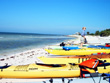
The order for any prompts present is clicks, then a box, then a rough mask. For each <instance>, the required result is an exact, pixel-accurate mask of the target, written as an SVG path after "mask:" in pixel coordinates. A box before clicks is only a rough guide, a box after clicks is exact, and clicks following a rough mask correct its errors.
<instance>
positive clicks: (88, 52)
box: [45, 48, 110, 55]
mask: <svg viewBox="0 0 110 83" xmlns="http://www.w3.org/2000/svg"><path fill="white" fill-rule="evenodd" d="M45 50H46V51H47V52H48V53H50V54H54V55H93V54H98V53H100V54H104V53H107V54H108V53H110V49H93V48H87V49H77V50H69V51H65V50H52V49H45Z"/></svg>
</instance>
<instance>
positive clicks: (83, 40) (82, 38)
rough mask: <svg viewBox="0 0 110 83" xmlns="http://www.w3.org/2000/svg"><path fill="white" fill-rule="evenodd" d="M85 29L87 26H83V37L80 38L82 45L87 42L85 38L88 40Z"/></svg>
mask: <svg viewBox="0 0 110 83" xmlns="http://www.w3.org/2000/svg"><path fill="white" fill-rule="evenodd" d="M85 30H86V27H83V28H82V33H81V38H80V42H81V47H82V45H83V44H84V43H85V40H86V37H85Z"/></svg>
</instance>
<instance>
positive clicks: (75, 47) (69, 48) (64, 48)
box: [63, 46, 81, 50]
mask: <svg viewBox="0 0 110 83" xmlns="http://www.w3.org/2000/svg"><path fill="white" fill-rule="evenodd" d="M76 49H81V48H79V47H78V46H74V47H73V46H63V50H76Z"/></svg>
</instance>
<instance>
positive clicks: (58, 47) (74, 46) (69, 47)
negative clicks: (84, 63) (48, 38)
mask: <svg viewBox="0 0 110 83" xmlns="http://www.w3.org/2000/svg"><path fill="white" fill-rule="evenodd" d="M47 49H53V50H63V49H64V50H72V49H80V48H79V47H78V46H76V45H69V46H57V45H56V46H48V47H47Z"/></svg>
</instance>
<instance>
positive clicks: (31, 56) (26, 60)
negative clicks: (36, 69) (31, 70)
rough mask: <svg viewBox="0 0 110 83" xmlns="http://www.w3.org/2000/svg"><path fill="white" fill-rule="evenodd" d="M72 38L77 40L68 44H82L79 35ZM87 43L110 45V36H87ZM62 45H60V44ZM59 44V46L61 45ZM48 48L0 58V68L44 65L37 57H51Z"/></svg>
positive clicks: (6, 82) (0, 81)
mask: <svg viewBox="0 0 110 83" xmlns="http://www.w3.org/2000/svg"><path fill="white" fill-rule="evenodd" d="M69 36H70V37H76V39H72V40H68V41H65V43H66V44H79V43H80V36H79V35H69ZM86 38H87V41H88V43H89V44H99V45H100V44H102V45H104V44H105V43H109V41H110V36H108V37H100V36H90V35H87V36H86ZM59 44H60V43H59ZM59 44H57V45H59ZM47 47H48V46H45V47H41V48H35V49H30V50H26V51H23V52H20V53H14V54H12V55H10V56H5V55H4V57H2V58H0V66H4V65H5V64H7V63H8V65H27V64H32V63H35V62H38V63H43V62H42V61H41V60H39V59H38V58H37V57H40V56H49V53H48V52H46V51H45V50H44V49H45V48H47ZM18 80H19V79H0V83H17V82H20V81H21V83H22V82H23V83H24V82H29V83H31V82H37V81H38V82H39V81H40V82H41V81H44V80H48V79H28V80H27V79H22V80H19V81H18Z"/></svg>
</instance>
